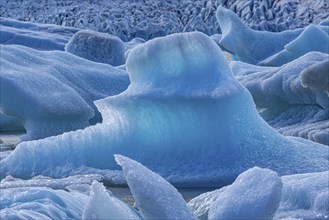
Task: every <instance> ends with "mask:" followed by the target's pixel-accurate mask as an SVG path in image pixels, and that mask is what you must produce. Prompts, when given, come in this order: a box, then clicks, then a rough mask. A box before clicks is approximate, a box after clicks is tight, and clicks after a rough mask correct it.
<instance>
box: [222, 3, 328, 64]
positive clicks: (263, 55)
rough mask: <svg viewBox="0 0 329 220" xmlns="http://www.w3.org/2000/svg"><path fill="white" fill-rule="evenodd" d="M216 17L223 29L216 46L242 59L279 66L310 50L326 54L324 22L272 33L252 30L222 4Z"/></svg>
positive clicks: (252, 62) (326, 41) (326, 38)
mask: <svg viewBox="0 0 329 220" xmlns="http://www.w3.org/2000/svg"><path fill="white" fill-rule="evenodd" d="M216 17H217V20H218V22H219V24H220V27H221V30H222V37H221V39H220V41H219V45H220V46H221V47H222V48H224V49H225V50H227V51H229V52H231V53H233V54H235V55H236V56H237V58H238V59H239V60H240V61H243V62H247V63H251V64H259V65H265V66H281V65H283V64H285V63H288V62H290V61H292V60H294V59H297V58H298V57H300V56H302V55H304V54H306V53H308V52H311V51H318V52H322V53H329V49H328V48H329V35H328V33H329V28H328V26H326V25H312V24H311V25H309V26H307V27H306V28H304V29H302V28H300V29H295V30H287V31H282V32H277V33H273V32H268V31H256V30H253V29H251V28H250V27H248V26H247V25H246V24H244V23H243V22H242V21H241V20H240V18H239V17H238V16H237V15H236V14H235V13H234V12H233V11H230V10H228V9H225V8H224V7H221V6H220V7H219V8H218V10H217V14H216ZM315 39H316V40H315Z"/></svg>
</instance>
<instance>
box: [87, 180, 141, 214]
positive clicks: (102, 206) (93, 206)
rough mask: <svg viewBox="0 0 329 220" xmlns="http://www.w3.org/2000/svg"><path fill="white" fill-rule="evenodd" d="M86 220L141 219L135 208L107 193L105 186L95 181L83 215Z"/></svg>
mask: <svg viewBox="0 0 329 220" xmlns="http://www.w3.org/2000/svg"><path fill="white" fill-rule="evenodd" d="M82 219H84V220H93V219H95V220H101V219H103V220H110V219H113V220H118V219H141V217H140V216H139V215H138V214H137V212H136V211H135V210H133V208H131V207H130V206H129V205H128V204H126V203H124V202H122V201H121V200H120V199H118V198H116V197H114V196H112V195H110V194H109V192H107V190H106V188H105V187H104V186H103V184H101V183H99V182H97V181H94V182H93V183H92V185H91V190H90V194H89V198H88V201H87V203H86V205H85V207H84V210H83V213H82Z"/></svg>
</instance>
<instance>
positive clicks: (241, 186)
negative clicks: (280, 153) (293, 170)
mask: <svg viewBox="0 0 329 220" xmlns="http://www.w3.org/2000/svg"><path fill="white" fill-rule="evenodd" d="M261 173H262V175H259V174H261ZM328 175H329V172H328V171H325V172H319V173H305V174H294V175H288V176H282V177H280V178H279V177H278V176H277V175H276V174H275V172H273V171H271V170H267V169H260V168H257V167H254V168H251V169H249V170H247V171H245V172H244V173H242V174H240V175H239V177H238V178H237V179H236V180H235V181H234V183H233V184H231V185H228V186H226V187H223V188H221V189H216V190H214V191H211V192H207V193H203V194H201V195H199V196H197V197H195V198H193V199H192V200H191V201H189V202H188V204H187V205H188V207H189V209H190V210H191V212H192V213H194V214H195V215H196V216H197V217H199V218H200V219H203V220H206V219H246V218H247V217H248V216H250V219H295V218H296V219H326V218H327V217H328V214H329V210H328V206H327V204H328V200H329V195H328ZM258 180H259V181H258ZM267 181H268V182H267ZM266 182H267V183H266ZM264 183H265V184H264ZM248 184H251V185H248ZM230 201H231V202H230ZM233 201H234V202H233ZM249 202H250V205H251V206H250V207H247V206H246V204H248V203H249ZM266 202H267V205H268V206H267V208H266V207H264V204H266ZM239 211H240V213H239ZM266 213H267V214H266ZM224 214H225V215H226V216H225V217H224ZM229 214H230V216H229ZM255 215H258V216H259V217H261V218H257V216H255ZM251 216H252V217H251ZM220 217H223V218H220Z"/></svg>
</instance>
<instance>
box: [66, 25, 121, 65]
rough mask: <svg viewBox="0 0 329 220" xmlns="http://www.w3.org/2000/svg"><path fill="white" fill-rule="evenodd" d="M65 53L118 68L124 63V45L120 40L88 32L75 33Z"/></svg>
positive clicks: (107, 35) (111, 36)
mask: <svg viewBox="0 0 329 220" xmlns="http://www.w3.org/2000/svg"><path fill="white" fill-rule="evenodd" d="M65 51H66V52H69V53H72V54H74V55H77V56H79V57H83V58H85V59H87V60H92V61H95V62H99V63H107V64H110V65H112V66H119V65H122V64H124V63H125V61H126V59H125V45H124V44H123V42H122V41H121V39H120V38H118V37H116V36H113V35H109V34H104V33H99V32H95V31H90V30H83V31H79V32H77V33H75V34H74V35H73V36H72V38H71V39H70V41H69V42H68V43H67V44H66V46H65Z"/></svg>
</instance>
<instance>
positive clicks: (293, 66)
mask: <svg viewBox="0 0 329 220" xmlns="http://www.w3.org/2000/svg"><path fill="white" fill-rule="evenodd" d="M328 59H329V55H328V54H325V53H320V52H310V53H307V54H306V55H303V56H301V57H300V58H298V59H296V60H294V61H291V62H289V63H287V64H285V65H282V66H280V67H260V66H256V65H252V64H247V63H244V62H240V61H233V62H231V63H230V67H231V70H232V72H233V74H234V75H235V76H236V78H237V80H239V82H241V83H242V84H243V85H244V86H245V87H246V88H247V89H248V90H249V91H250V93H251V94H252V96H253V99H254V102H255V103H256V106H257V108H259V109H261V115H262V116H263V117H264V119H265V120H266V121H267V122H268V123H269V124H270V125H271V126H272V127H274V128H275V129H277V130H278V131H279V132H280V133H282V134H284V135H291V136H300V137H303V138H307V139H310V140H313V141H316V142H319V143H322V144H326V145H329V120H328V118H329V115H328V114H329V95H328V91H327V89H328V88H327V87H328V71H327V70H328ZM315 72H316V77H315V76H313V75H312V76H310V74H312V73H315ZM310 78H311V79H310Z"/></svg>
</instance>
